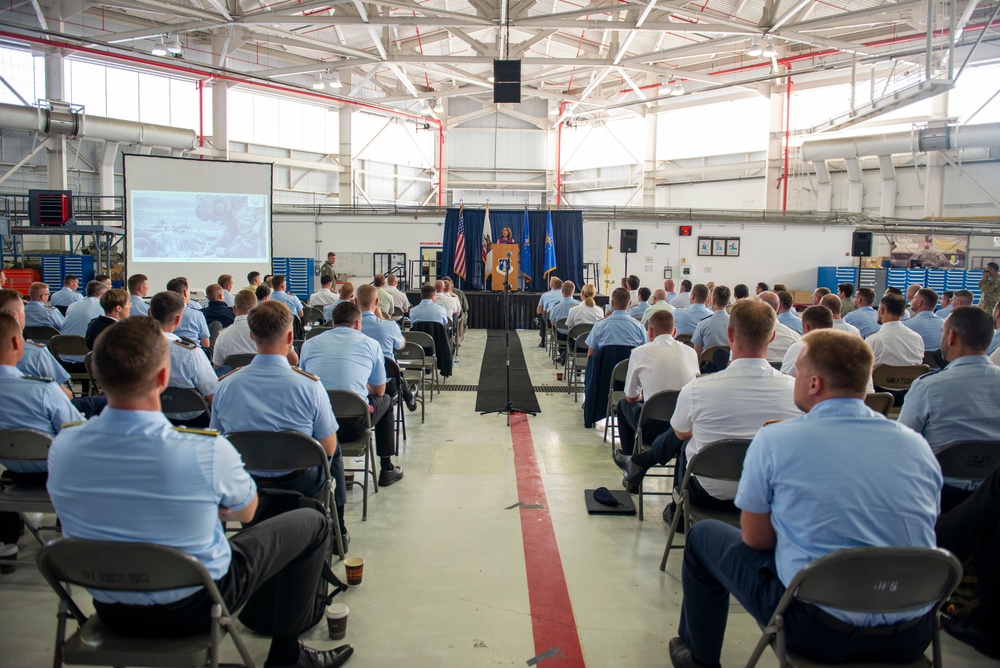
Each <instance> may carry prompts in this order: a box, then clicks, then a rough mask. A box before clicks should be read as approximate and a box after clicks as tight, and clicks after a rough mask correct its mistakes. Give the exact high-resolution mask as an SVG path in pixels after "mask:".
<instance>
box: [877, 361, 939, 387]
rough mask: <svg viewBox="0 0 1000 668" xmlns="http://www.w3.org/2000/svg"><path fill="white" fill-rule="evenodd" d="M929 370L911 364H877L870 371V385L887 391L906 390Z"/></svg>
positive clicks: (920, 365)
mask: <svg viewBox="0 0 1000 668" xmlns="http://www.w3.org/2000/svg"><path fill="white" fill-rule="evenodd" d="M930 370H931V368H930V367H929V366H927V365H926V364H912V365H910V366H892V365H891V364H878V365H876V366H875V368H874V369H872V383H873V384H874V385H875V387H881V388H885V389H887V390H908V389H910V385H911V384H912V383H913V381H915V380H916V379H917V378H920V377H921V376H922V375H924V374H925V373H927V372H929V371H930Z"/></svg>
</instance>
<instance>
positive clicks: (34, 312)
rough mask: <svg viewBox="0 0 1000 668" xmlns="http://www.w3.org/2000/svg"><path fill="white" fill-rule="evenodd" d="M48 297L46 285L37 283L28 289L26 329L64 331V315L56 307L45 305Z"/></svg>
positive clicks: (25, 311)
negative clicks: (49, 328)
mask: <svg viewBox="0 0 1000 668" xmlns="http://www.w3.org/2000/svg"><path fill="white" fill-rule="evenodd" d="M48 296H49V286H48V285H46V284H45V283H41V282H35V283H32V284H31V287H29V288H28V303H27V304H25V305H24V326H25V327H55V328H56V329H57V330H61V329H62V326H63V321H64V318H63V314H62V313H60V312H59V310H58V309H56V308H55V307H53V306H47V305H46V304H45V300H46V299H47V298H48ZM81 299H82V297H81Z"/></svg>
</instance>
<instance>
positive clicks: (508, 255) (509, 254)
mask: <svg viewBox="0 0 1000 668" xmlns="http://www.w3.org/2000/svg"><path fill="white" fill-rule="evenodd" d="M510 256H511V252H510V251H507V259H508V260H509V259H510Z"/></svg>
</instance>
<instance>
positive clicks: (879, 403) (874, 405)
mask: <svg viewBox="0 0 1000 668" xmlns="http://www.w3.org/2000/svg"><path fill="white" fill-rule="evenodd" d="M894 402H895V397H893V396H892V394H890V393H889V392H869V393H868V394H866V395H865V405H866V406H868V408H870V409H872V410H873V411H875V412H876V413H881V414H882V415H885V416H886V417H888V415H889V409H890V408H892V404H893V403H894Z"/></svg>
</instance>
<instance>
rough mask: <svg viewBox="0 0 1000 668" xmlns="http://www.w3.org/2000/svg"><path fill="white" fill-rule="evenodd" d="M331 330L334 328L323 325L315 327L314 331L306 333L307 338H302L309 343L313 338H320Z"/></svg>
mask: <svg viewBox="0 0 1000 668" xmlns="http://www.w3.org/2000/svg"><path fill="white" fill-rule="evenodd" d="M331 329H333V327H332V326H328V325H323V326H322V327H313V328H312V329H310V330H309V331H308V332H306V333H305V336H304V337H303V338H302V340H303V341H308V340H309V339H311V338H312V337H314V336H319V335H320V334H322V333H323V332H329V331H330V330H331Z"/></svg>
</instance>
